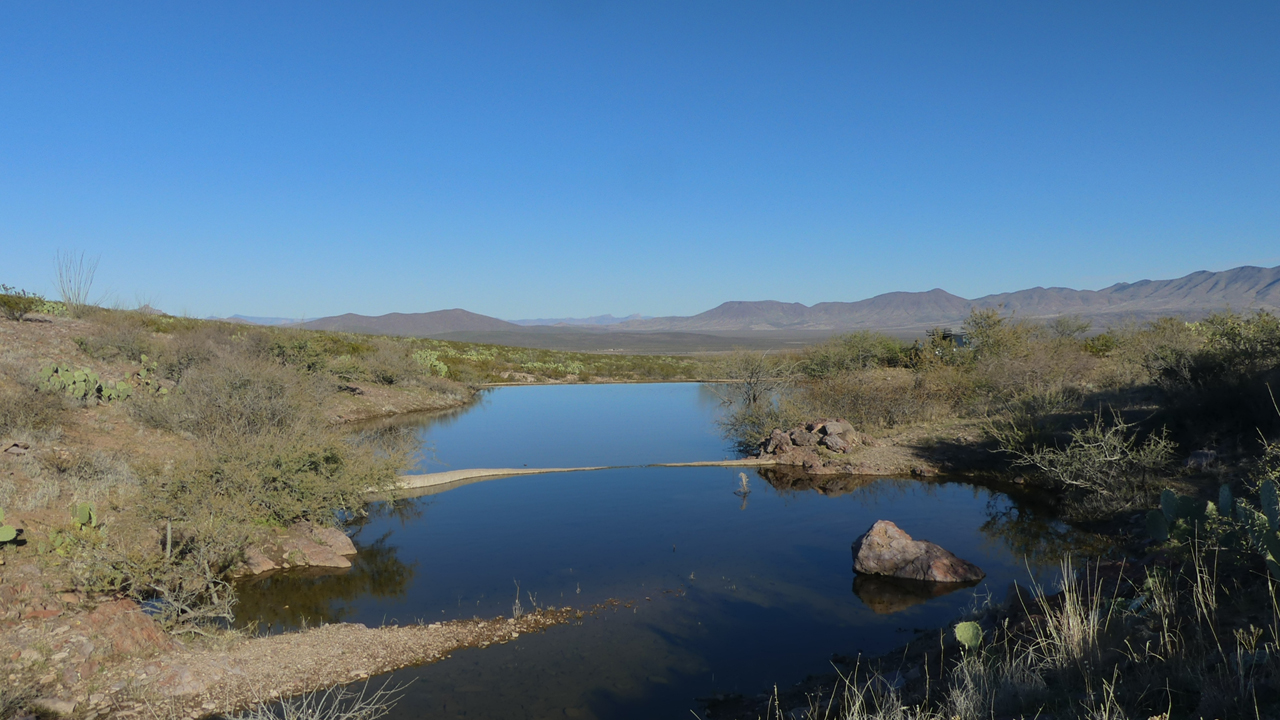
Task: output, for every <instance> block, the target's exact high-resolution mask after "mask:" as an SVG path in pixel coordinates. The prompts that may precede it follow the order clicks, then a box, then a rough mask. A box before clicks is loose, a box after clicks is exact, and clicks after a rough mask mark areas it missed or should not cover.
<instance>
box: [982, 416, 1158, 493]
mask: <svg viewBox="0 0 1280 720" xmlns="http://www.w3.org/2000/svg"><path fill="white" fill-rule="evenodd" d="M996 434H997V435H998V436H999V434H1000V431H998V430H997V431H996ZM1070 438H1071V439H1070V442H1068V443H1067V444H1066V446H1065V447H1062V448H1059V447H1054V446H1047V445H1039V446H1032V447H1031V448H1030V449H1023V448H1022V447H1021V443H1022V441H1023V440H1024V438H1023V437H1022V436H1006V437H1003V438H1002V440H1003V442H1002V449H1003V450H1004V451H1005V452H1006V453H1009V454H1010V455H1012V456H1013V458H1014V460H1013V464H1014V466H1015V467H1025V468H1028V469H1029V470H1031V471H1033V472H1034V473H1036V474H1038V475H1039V476H1040V477H1042V478H1044V479H1045V480H1047V481H1048V482H1049V484H1050V485H1051V486H1052V487H1054V488H1056V489H1059V490H1062V491H1064V492H1065V494H1066V498H1067V501H1068V504H1067V509H1068V512H1069V513H1070V514H1072V515H1074V516H1076V517H1103V516H1107V515H1110V514H1113V513H1116V512H1119V511H1123V510H1127V509H1130V508H1141V507H1146V506H1148V505H1149V504H1150V502H1151V500H1152V498H1153V497H1154V493H1155V489H1156V487H1157V484H1158V483H1159V481H1160V480H1161V479H1162V478H1163V477H1164V476H1165V474H1166V473H1167V472H1168V469H1169V467H1170V465H1171V464H1172V462H1173V458H1174V450H1175V449H1176V445H1175V444H1174V443H1173V442H1171V441H1170V440H1169V438H1168V435H1167V433H1163V432H1161V433H1156V434H1150V435H1148V436H1147V437H1145V438H1140V437H1139V434H1138V433H1137V432H1136V430H1135V428H1134V426H1133V425H1132V424H1129V423H1126V422H1124V420H1123V419H1121V418H1120V417H1119V416H1118V415H1113V416H1112V417H1111V419H1110V421H1106V420H1105V419H1104V418H1103V416H1102V415H1100V414H1099V415H1097V416H1095V417H1094V419H1093V421H1092V422H1091V423H1090V424H1088V425H1085V426H1084V427H1080V428H1076V429H1073V430H1071V431H1070Z"/></svg>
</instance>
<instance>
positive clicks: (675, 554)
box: [240, 384, 1072, 719]
mask: <svg viewBox="0 0 1280 720" xmlns="http://www.w3.org/2000/svg"><path fill="white" fill-rule="evenodd" d="M720 413H721V404H720V401H719V398H718V397H717V395H716V393H715V388H714V387H710V386H703V385H697V384H669V385H579V386H542V387H509V388H496V389H492V390H489V391H487V392H485V393H484V395H483V396H482V398H481V399H480V400H479V402H477V403H475V404H473V405H471V406H469V407H467V408H464V409H462V410H460V411H457V412H453V413H449V414H446V415H441V416H435V417H429V418H418V419H414V420H412V421H410V422H412V423H413V424H414V427H415V428H416V430H417V432H418V434H419V436H420V437H421V439H422V443H423V447H424V452H423V454H422V456H421V458H420V460H419V468H420V471H424V472H433V471H438V470H443V469H458V468H468V467H484V468H499V467H521V466H524V465H528V466H530V467H539V466H542V467H575V466H596V465H609V466H628V467H616V468H614V469H609V470H599V471H591V472H580V473H565V474H551V475H534V476H524V477H513V478H505V479H497V480H488V481H484V482H479V483H475V484H471V485H466V486H463V487H459V488H456V489H453V490H450V491H448V492H443V493H439V494H436V495H431V496H427V497H421V498H417V499H414V500H410V501H408V502H405V503H402V504H400V505H399V506H398V507H396V508H395V509H394V510H393V509H391V508H388V507H386V506H383V505H377V506H375V507H374V508H373V511H374V512H373V514H372V516H371V517H370V518H369V519H367V520H366V521H365V522H364V523H363V524H362V525H361V526H360V527H359V529H358V530H357V531H356V533H355V536H354V539H355V542H356V545H357V546H358V547H359V549H360V554H359V555H358V556H357V558H356V559H355V561H354V566H353V567H352V568H351V569H350V570H349V571H347V572H346V573H343V574H336V575H319V576H317V575H307V574H288V573H286V574H282V575H276V576H274V577H271V578H268V579H265V580H262V581H258V582H256V583H251V584H248V585H246V586H245V587H244V589H243V602H242V605H241V607H240V616H241V620H251V619H254V620H258V621H259V622H260V623H262V624H263V626H264V627H270V628H272V629H285V628H292V627H297V626H299V625H300V624H302V623H304V622H305V623H307V624H315V623H318V622H339V621H346V622H361V623H365V624H367V625H370V626H376V625H381V624H384V623H411V622H418V621H423V622H433V621H436V620H449V619H454V618H469V617H472V616H480V617H494V616H498V615H507V616H510V614H511V612H512V605H513V601H514V600H515V595H516V587H517V586H516V584H517V583H518V584H519V589H520V600H521V603H522V605H523V606H524V608H526V609H528V608H529V607H530V606H531V605H533V604H537V605H539V606H544V605H555V606H566V605H568V606H573V607H586V606H590V605H593V604H595V603H600V602H603V601H605V600H606V599H609V598H616V599H619V600H624V601H628V600H630V601H636V602H635V603H634V605H633V607H631V608H618V609H616V610H612V609H611V610H607V611H604V612H602V613H600V614H597V615H596V616H589V617H587V618H586V619H584V621H583V623H582V624H581V625H578V626H561V627H557V628H552V629H551V630H549V631H547V632H545V633H541V634H535V635H522V636H521V637H520V638H519V639H518V640H516V641H514V642H512V643H509V644H507V645H501V646H492V647H489V648H486V649H483V650H481V649H471V650H464V651H460V652H456V653H454V655H453V657H452V658H450V659H448V660H446V661H443V662H439V663H436V664H433V665H427V666H423V667H417V668H408V669H405V670H402V671H399V672H397V673H394V674H393V675H394V678H395V679H396V680H399V681H407V680H413V682H412V684H411V685H409V687H408V689H407V692H406V695H405V697H404V699H403V700H402V701H401V702H400V703H399V705H398V706H397V707H396V709H395V711H394V712H393V715H392V717H396V718H420V717H433V718H434V717H442V718H443V717H467V718H494V719H497V718H515V717H518V718H564V717H572V718H655V717H686V718H687V717H691V715H690V714H689V711H690V710H691V709H696V708H697V706H698V704H697V702H696V698H699V697H707V696H712V695H715V694H717V693H743V694H755V693H759V692H762V691H765V690H768V689H769V688H771V687H773V685H774V684H775V683H776V684H778V685H779V686H786V685H789V684H791V683H794V682H797V681H799V680H802V679H803V678H804V677H805V676H806V675H809V674H812V673H822V672H830V671H831V665H830V658H831V656H832V654H833V653H835V654H842V655H856V654H857V653H864V654H877V653H882V652H886V651H888V650H890V649H892V648H893V647H895V646H897V645H899V644H901V643H902V642H905V641H906V640H908V639H910V638H911V637H912V633H913V632H914V631H916V630H920V629H927V628H938V627H942V626H944V625H945V624H946V623H947V622H948V621H950V620H952V619H953V618H954V617H955V616H956V615H957V614H958V613H960V612H963V611H964V610H965V609H966V608H968V607H971V606H972V605H974V604H975V602H981V601H982V600H983V598H984V597H985V596H987V595H993V596H995V598H996V599H997V600H998V599H1001V598H1003V596H1004V593H1005V589H1006V588H1007V586H1008V584H1009V583H1010V582H1011V581H1014V580H1018V581H1022V582H1026V581H1027V579H1028V571H1029V570H1030V572H1031V573H1033V574H1041V573H1043V574H1044V575H1045V576H1046V577H1048V576H1049V575H1051V573H1052V571H1051V566H1052V565H1053V563H1054V562H1055V558H1054V555H1055V552H1056V551H1058V550H1060V549H1062V548H1063V547H1064V546H1070V543H1071V541H1072V538H1071V534H1070V531H1069V530H1067V529H1066V528H1064V527H1063V526H1061V525H1060V524H1059V523H1056V522H1055V521H1053V520H1052V519H1051V518H1046V517H1044V516H1042V515H1041V514H1040V513H1038V512H1037V511H1036V510H1035V509H1034V508H1032V507H1029V506H1025V505H1021V504H1019V503H1018V502H1016V501H1015V500H1013V499H1011V498H1010V497H1008V496H1006V495H1003V494H1001V493H999V492H995V491H993V490H990V489H987V488H984V487H981V486H977V485H972V484H967V483H962V482H949V481H945V480H938V481H933V480H931V481H921V480H912V479H894V478H882V479H871V478H856V479H855V478H848V479H845V480H840V481H837V482H834V483H827V484H826V485H825V486H824V490H823V492H818V491H816V490H814V489H806V488H812V483H806V482H803V481H801V482H795V481H789V480H787V479H786V478H784V477H782V476H780V475H778V474H775V473H771V472H770V471H768V470H761V471H748V473H747V475H748V477H749V485H750V489H751V492H750V493H749V494H748V495H746V497H741V496H739V495H737V494H735V492H734V491H735V490H738V489H739V483H740V481H739V470H738V469H728V468H711V467H700V468H656V467H643V465H644V464H647V463H658V462H687V461H695V460H718V459H723V458H726V457H733V453H732V451H731V449H730V448H729V446H728V444H727V443H726V442H725V440H724V439H723V438H722V437H721V435H720V434H719V431H718V428H717V426H716V419H717V418H718V417H719V414H720ZM879 519H889V520H893V521H894V522H896V523H898V525H899V526H901V527H902V528H903V529H904V530H906V531H907V532H909V533H911V534H913V535H915V536H916V537H922V538H925V539H929V540H932V541H934V542H937V543H939V544H941V545H943V546H944V547H946V548H948V549H950V550H952V551H953V552H955V553H956V554H957V555H959V556H961V557H963V558H965V559H968V560H971V561H973V562H975V563H977V564H978V565H979V566H980V567H982V568H983V569H984V570H985V571H986V572H987V578H986V580H984V581H983V582H982V583H980V584H978V585H976V586H973V587H968V588H964V589H959V590H956V591H955V592H950V593H948V594H943V595H941V596H937V597H929V596H928V594H927V593H925V594H921V593H919V592H913V590H912V588H903V587H899V586H895V585H891V584H885V583H883V582H874V581H868V579H866V578H863V579H858V580H855V577H854V573H853V570H852V558H851V554H850V544H851V542H852V541H853V540H854V539H855V538H856V537H857V536H858V535H859V534H861V533H862V532H864V531H865V530H866V529H867V528H868V527H870V526H871V524H872V523H874V522H875V521H876V520H879ZM286 606H287V607H286Z"/></svg>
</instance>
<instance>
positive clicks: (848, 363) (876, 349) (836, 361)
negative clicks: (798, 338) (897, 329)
mask: <svg viewBox="0 0 1280 720" xmlns="http://www.w3.org/2000/svg"><path fill="white" fill-rule="evenodd" d="M906 355H907V348H906V347H905V346H904V345H903V344H902V343H901V342H900V341H898V340H895V339H894V338H891V337H889V336H888V335H884V334H882V333H877V332H870V331H866V330H864V331H860V332H855V333H849V334H847V335H837V336H835V337H833V338H831V339H829V340H826V341H824V342H821V343H818V344H816V345H810V346H809V347H807V348H805V350H804V352H803V353H802V354H801V357H800V362H799V365H798V369H799V370H800V372H802V373H804V374H805V375H806V376H808V377H813V378H817V377H825V376H828V375H832V374H834V373H843V372H850V371H854V370H870V369H872V368H878V367H899V366H901V365H903V364H905V363H906Z"/></svg>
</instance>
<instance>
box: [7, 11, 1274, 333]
mask: <svg viewBox="0 0 1280 720" xmlns="http://www.w3.org/2000/svg"><path fill="white" fill-rule="evenodd" d="M1277 38H1280V3H1276V2H1274V1H1270V0H1269V1H1268V2H1256V3H1249V2H1230V3H1195V4H1191V3H1174V2H1165V1H1161V2H1149V3H1135V2H1121V3H1116V2H1100V3H1092V4H1087V3H1079V2H1017V3H1008V4H973V3H957V2H936V3H915V2H879V3H871V2H867V3H850V2H832V3H800V2H785V3H784V2H777V3H768V4H765V3H743V2H724V3H711V2H687V1H681V2H669V3H663V2H643V3H635V2H626V3H608V4H603V3H596V2H583V1H579V0H560V1H555V2H553V1H548V2H536V1H535V2H520V3H511V4H497V3H484V2H458V3H445V2H430V3H423V2H406V3H397V2H376V3H370V2H361V3H355V2H349V3H339V2H316V1H314V0H308V1H307V2H295V3H288V2H249V3H229V2H209V3H164V4H150V3H142V2H130V3H109V2H98V3H61V2H7V3H2V4H0V252H2V256H0V282H5V283H8V284H11V285H18V286H22V287H26V288H29V289H32V290H36V291H42V292H46V293H51V292H52V291H53V283H52V277H53V271H54V254H55V252H56V251H58V250H83V251H86V252H88V253H89V254H90V255H101V258H102V260H101V266H100V269H99V271H98V277H97V284H96V289H97V290H100V291H102V292H109V293H111V295H110V296H109V298H108V302H111V301H116V302H119V303H121V304H123V305H133V304H134V303H135V302H137V301H138V300H149V301H151V302H153V303H154V304H156V305H157V306H158V307H161V308H163V309H165V310H166V311H169V312H174V313H189V314H192V315H197V316H205V315H228V314H232V313H244V314H251V315H277V316H288V317H298V316H306V317H318V316H322V315H329V314H335V313H341V312H360V313H366V314H380V313H385V312H395V311H401V312H417V311H426V310H436V309H441V308H450V307H463V308H467V309H469V310H473V311H476V312H481V313H485V314H489V315H495V316H498V317H504V318H522V317H552V316H568V315H576V316H583V315H594V314H600V313H608V312H612V313H616V314H622V313H632V312H641V313H645V314H650V315H666V314H681V315H685V314H693V313H697V312H700V311H702V310H706V309H708V308H710V307H713V306H714V305H717V304H719V303H720V302H722V301H725V300H731V299H738V300H760V299H776V300H784V301H798V302H803V303H806V304H812V303H815V302H821V301H825V300H857V299H861V298H865V297H869V296H872V295H875V294H878V293H881V292H887V291H892V290H928V289H930V288H933V287H942V288H945V289H947V290H949V291H951V292H954V293H956V294H959V295H963V296H966V297H976V296H979V295H983V294H987V293H992V292H1000V291H1006V290H1016V289H1020V288H1024V287H1030V286H1035V285H1045V286H1049V285H1063V286H1068V287H1076V288H1099V287H1103V286H1106V285H1109V284H1111V283H1113V282H1116V281H1122V280H1138V279H1142V278H1167V277H1176V276H1180V275H1184V274H1186V273H1188V272H1192V271H1194V270H1198V269H1209V270H1222V269H1226V268H1230V267H1235V266H1238V265H1245V264H1254V265H1268V266H1271V265H1278V264H1280V41H1278V40H1277Z"/></svg>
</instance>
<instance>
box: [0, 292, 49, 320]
mask: <svg viewBox="0 0 1280 720" xmlns="http://www.w3.org/2000/svg"><path fill="white" fill-rule="evenodd" d="M43 305H44V298H42V297H40V296H39V295H36V294H35V293H29V292H27V291H26V290H18V289H17V288H12V287H9V286H8V285H0V314H3V315H4V316H5V317H6V318H8V319H9V320H13V321H14V322H19V321H21V320H22V319H23V318H25V317H26V316H27V314H28V313H33V312H35V311H37V310H39V309H40V307H41V306H43Z"/></svg>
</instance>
